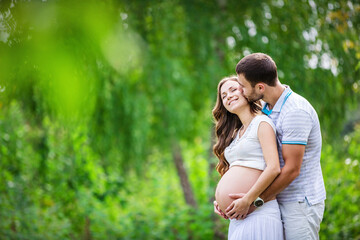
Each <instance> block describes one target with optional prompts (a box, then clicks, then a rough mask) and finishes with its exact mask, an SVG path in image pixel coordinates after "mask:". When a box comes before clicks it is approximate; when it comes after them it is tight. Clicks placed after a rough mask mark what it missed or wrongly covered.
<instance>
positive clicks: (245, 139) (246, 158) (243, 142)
mask: <svg viewBox="0 0 360 240" xmlns="http://www.w3.org/2000/svg"><path fill="white" fill-rule="evenodd" d="M261 122H267V123H269V124H270V126H271V127H272V128H273V129H274V132H275V134H276V128H275V125H274V123H273V122H272V120H271V119H270V118H269V117H268V116H266V115H257V116H255V117H254V119H253V120H252V121H251V122H250V124H249V126H248V128H247V129H246V130H245V133H244V134H243V135H242V136H241V137H240V138H239V132H238V133H237V134H236V137H235V139H234V140H233V141H232V142H231V143H230V145H229V146H227V147H226V148H225V152H224V155H225V159H226V160H227V161H228V162H229V164H230V167H232V166H243V167H249V168H255V169H259V170H264V169H265V167H266V163H265V160H264V156H263V152H262V149H261V145H260V141H259V138H258V135H257V133H258V129H259V125H260V123H261Z"/></svg>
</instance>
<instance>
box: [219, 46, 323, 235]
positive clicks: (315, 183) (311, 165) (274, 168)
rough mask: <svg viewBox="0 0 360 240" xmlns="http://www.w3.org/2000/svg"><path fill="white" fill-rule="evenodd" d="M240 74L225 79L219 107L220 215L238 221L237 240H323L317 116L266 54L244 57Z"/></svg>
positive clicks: (234, 228) (231, 231)
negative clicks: (283, 83) (320, 233)
mask: <svg viewBox="0 0 360 240" xmlns="http://www.w3.org/2000/svg"><path fill="white" fill-rule="evenodd" d="M236 73H237V77H236V76H234V77H228V78H224V79H223V80H221V81H220V83H219V85H218V94H217V102H216V105H215V107H214V109H213V115H214V118H215V120H216V136H217V142H216V144H215V145H214V153H215V155H216V156H217V157H218V158H219V163H218V165H217V167H216V169H217V171H218V172H219V173H220V175H221V179H220V181H219V183H218V185H217V188H216V193H215V197H216V201H215V202H214V211H215V212H216V213H217V214H219V215H220V216H222V217H224V218H225V219H229V218H230V219H231V220H230V225H229V233H228V239H231V240H233V239H256V240H257V239H274V240H275V239H276V240H277V239H284V238H285V239H286V240H291V239H318V238H319V230H320V223H321V221H322V217H323V213H324V200H325V198H326V193H325V187H324V181H323V177H322V172H321V166H320V155H321V132H320V124H319V119H318V116H317V113H316V111H315V110H314V108H313V107H312V106H311V104H310V103H309V102H308V101H307V100H306V99H304V98H303V97H301V96H300V95H298V94H296V93H294V92H293V91H292V90H291V89H290V87H289V86H286V85H282V84H281V83H280V81H279V80H278V77H277V68H276V64H275V62H274V61H273V60H272V58H271V57H270V56H268V55H266V54H263V53H254V54H251V55H248V56H246V57H244V58H243V59H241V60H240V62H239V63H238V64H237V66H236ZM260 99H262V100H263V101H264V105H263V106H261V103H260V101H259V100H260Z"/></svg>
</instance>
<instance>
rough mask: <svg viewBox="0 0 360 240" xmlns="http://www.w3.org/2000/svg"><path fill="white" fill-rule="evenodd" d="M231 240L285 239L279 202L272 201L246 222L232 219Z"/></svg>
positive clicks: (247, 218)
mask: <svg viewBox="0 0 360 240" xmlns="http://www.w3.org/2000/svg"><path fill="white" fill-rule="evenodd" d="M228 239H229V240H238V239H245V240H262V239H264V240H265V239H266V240H282V239H284V232H283V225H282V222H281V216H280V209H279V205H278V202H277V201H276V200H272V201H269V202H266V203H265V204H264V205H263V206H261V207H259V208H257V209H256V210H255V211H254V212H252V213H250V214H249V215H248V216H247V217H246V218H245V219H244V220H236V219H230V225H229V233H228Z"/></svg>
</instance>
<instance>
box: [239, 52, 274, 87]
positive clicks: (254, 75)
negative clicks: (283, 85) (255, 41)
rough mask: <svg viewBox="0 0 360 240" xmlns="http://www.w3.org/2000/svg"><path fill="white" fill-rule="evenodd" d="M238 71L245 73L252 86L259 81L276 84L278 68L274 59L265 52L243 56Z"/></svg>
mask: <svg viewBox="0 0 360 240" xmlns="http://www.w3.org/2000/svg"><path fill="white" fill-rule="evenodd" d="M236 73H237V74H238V75H240V74H244V77H245V78H246V80H248V81H249V82H250V84H251V86H252V87H255V85H256V84H257V83H259V82H263V83H266V84H267V85H269V86H275V83H276V80H277V68H276V64H275V62H274V60H272V58H271V57H270V56H269V55H266V54H264V53H253V54H250V55H247V56H246V57H244V58H242V59H241V60H240V61H239V62H238V64H237V65H236Z"/></svg>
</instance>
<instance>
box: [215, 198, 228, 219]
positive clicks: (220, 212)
mask: <svg viewBox="0 0 360 240" xmlns="http://www.w3.org/2000/svg"><path fill="white" fill-rule="evenodd" d="M214 212H215V213H216V214H217V215H219V216H220V217H223V218H225V219H229V217H228V216H226V215H225V213H223V212H222V211H221V209H220V208H219V205H218V203H217V202H216V201H214Z"/></svg>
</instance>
